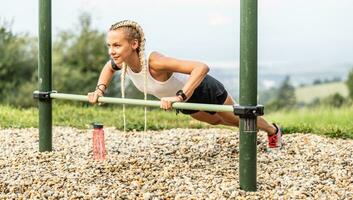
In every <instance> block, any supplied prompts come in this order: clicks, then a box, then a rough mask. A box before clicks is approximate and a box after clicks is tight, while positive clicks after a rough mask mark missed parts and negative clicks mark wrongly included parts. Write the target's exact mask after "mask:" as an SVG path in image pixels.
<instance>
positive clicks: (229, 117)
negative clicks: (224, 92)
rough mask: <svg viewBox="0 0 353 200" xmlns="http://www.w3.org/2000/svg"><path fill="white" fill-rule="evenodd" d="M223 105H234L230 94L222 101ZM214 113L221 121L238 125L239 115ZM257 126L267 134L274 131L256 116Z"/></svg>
mask: <svg viewBox="0 0 353 200" xmlns="http://www.w3.org/2000/svg"><path fill="white" fill-rule="evenodd" d="M224 105H234V100H233V99H232V97H231V96H230V95H228V97H227V99H226V100H225V102H224ZM216 114H217V115H218V116H219V117H221V118H222V121H224V122H226V123H229V124H233V125H234V126H239V117H238V116H236V115H234V113H231V112H217V113H216ZM257 127H259V129H261V130H264V131H266V132H267V133H268V134H269V135H272V134H275V133H276V128H275V127H274V126H273V125H272V124H270V123H268V122H267V121H266V120H265V119H264V118H262V117H257Z"/></svg>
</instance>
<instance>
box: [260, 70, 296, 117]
mask: <svg viewBox="0 0 353 200" xmlns="http://www.w3.org/2000/svg"><path fill="white" fill-rule="evenodd" d="M295 105H296V98H295V88H294V86H292V85H291V83H290V77H289V76H286V78H285V79H284V81H283V82H282V84H281V85H280V87H279V88H278V95H277V98H276V99H275V100H273V101H271V102H270V103H269V104H268V105H267V107H268V109H269V110H279V109H291V108H293V107H294V106H295Z"/></svg>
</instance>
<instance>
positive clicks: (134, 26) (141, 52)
mask: <svg viewBox="0 0 353 200" xmlns="http://www.w3.org/2000/svg"><path fill="white" fill-rule="evenodd" d="M117 29H121V30H123V31H124V32H125V35H126V37H127V38H126V39H127V40H128V41H131V40H134V39H137V40H138V43H139V47H138V49H137V53H138V56H139V59H140V64H141V66H142V71H143V74H144V88H143V91H144V92H143V93H144V99H145V100H147V66H146V59H145V41H146V40H145V35H144V33H143V30H142V28H141V26H140V25H139V24H138V23H136V22H134V21H131V20H123V21H120V22H117V23H115V24H113V25H112V26H111V27H110V29H109V31H113V30H117ZM127 67H128V65H127V64H126V63H125V62H123V65H122V71H121V96H122V98H125V75H126V68H127ZM123 117H124V132H125V129H126V118H125V104H123ZM146 130H147V107H145V131H146Z"/></svg>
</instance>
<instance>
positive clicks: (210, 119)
mask: <svg viewBox="0 0 353 200" xmlns="http://www.w3.org/2000/svg"><path fill="white" fill-rule="evenodd" d="M190 116H191V117H192V118H194V119H196V120H199V121H202V122H206V123H209V124H211V125H218V124H223V125H228V126H230V125H232V124H230V123H228V122H225V121H223V119H222V117H220V116H219V115H218V114H217V113H215V114H214V115H211V114H209V113H207V112H204V111H199V112H197V113H194V114H191V115H190Z"/></svg>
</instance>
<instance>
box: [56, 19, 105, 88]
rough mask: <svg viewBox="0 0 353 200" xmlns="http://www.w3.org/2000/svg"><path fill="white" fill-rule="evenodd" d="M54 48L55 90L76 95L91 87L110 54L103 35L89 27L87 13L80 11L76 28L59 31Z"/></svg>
mask: <svg viewBox="0 0 353 200" xmlns="http://www.w3.org/2000/svg"><path fill="white" fill-rule="evenodd" d="M76 30H78V32H76ZM53 51H54V54H53V63H54V65H53V77H54V88H55V89H56V90H58V91H60V92H66V93H76V94H85V93H87V92H89V91H92V90H94V88H95V85H96V83H97V80H98V77H99V74H100V71H101V69H102V67H103V66H104V64H105V63H106V62H107V60H108V59H109V57H108V53H107V48H106V46H105V34H104V33H101V32H99V31H98V30H95V29H93V28H92V26H91V17H90V15H89V14H87V13H83V14H81V16H80V17H79V25H78V26H77V28H76V29H74V30H69V31H61V32H60V33H59V34H58V40H57V41H55V42H54V48H53Z"/></svg>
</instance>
